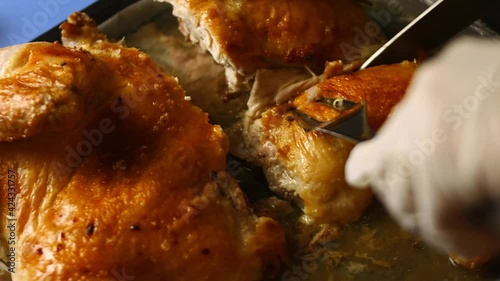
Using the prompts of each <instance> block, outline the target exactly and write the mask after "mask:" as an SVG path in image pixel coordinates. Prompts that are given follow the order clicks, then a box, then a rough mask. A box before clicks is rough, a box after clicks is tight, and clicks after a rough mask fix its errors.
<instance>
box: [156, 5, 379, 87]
mask: <svg viewBox="0 0 500 281" xmlns="http://www.w3.org/2000/svg"><path fill="white" fill-rule="evenodd" d="M161 1H165V2H169V3H171V4H172V5H173V6H174V15H175V16H177V17H178V18H179V21H180V29H181V31H182V32H183V33H184V34H185V35H186V37H187V38H189V39H190V40H191V41H192V42H194V43H199V44H200V46H201V47H202V48H203V49H204V50H207V51H209V52H210V53H211V54H212V56H213V57H214V59H215V61H217V62H218V63H219V64H221V65H223V66H225V67H226V77H227V80H228V84H229V88H230V89H229V90H230V91H240V90H249V89H250V85H251V83H250V80H251V79H252V77H253V75H254V73H255V71H256V70H258V69H267V68H279V67H287V68H288V67H294V66H295V67H297V66H298V67H302V66H304V65H305V66H308V67H309V68H311V69H312V70H313V71H319V72H320V71H321V70H322V69H323V66H324V63H325V62H326V61H327V60H336V59H349V60H353V59H357V58H360V57H362V56H363V52H364V51H366V49H365V48H367V47H369V46H370V45H374V44H378V43H380V42H381V40H382V38H381V33H377V32H370V35H369V36H368V35H367V31H366V29H367V28H372V29H370V30H373V27H375V28H374V29H375V30H376V29H377V28H378V27H377V26H376V23H375V22H373V21H371V22H370V21H369V17H368V16H367V15H366V14H365V11H364V10H363V9H362V7H361V6H360V5H359V3H358V2H356V1H354V0H335V1H326V0H309V1H303V0H274V1H268V0H242V1H226V0H217V1H204V0H161ZM378 30H380V29H378Z"/></svg>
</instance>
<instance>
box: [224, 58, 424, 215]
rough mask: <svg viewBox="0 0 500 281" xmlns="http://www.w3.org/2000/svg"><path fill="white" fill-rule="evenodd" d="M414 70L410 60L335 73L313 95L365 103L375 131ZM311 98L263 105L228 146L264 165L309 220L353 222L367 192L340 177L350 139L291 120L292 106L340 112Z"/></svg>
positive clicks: (321, 115) (325, 115)
mask: <svg viewBox="0 0 500 281" xmlns="http://www.w3.org/2000/svg"><path fill="white" fill-rule="evenodd" d="M414 70H415V64H414V63H410V62H403V63H401V64H396V65H388V66H379V67H373V68H369V69H366V70H362V71H359V72H355V73H352V74H344V75H339V76H334V77H332V78H329V79H327V80H325V81H323V82H322V83H320V84H319V85H318V86H317V87H318V88H317V93H316V97H315V98H322V97H324V98H343V99H348V100H352V101H357V102H359V101H366V103H367V114H368V121H369V123H370V125H371V126H372V127H373V128H374V129H377V128H378V127H379V126H380V125H381V124H382V122H383V121H384V120H385V118H386V117H387V116H388V114H389V112H390V111H391V109H392V107H393V106H394V105H395V104H396V103H397V102H398V101H399V100H400V99H401V98H402V97H403V94H404V93H405V91H406V88H407V86H408V83H409V81H410V79H411V77H412V74H413V72H414ZM310 100H311V97H310V94H308V93H307V92H305V93H303V94H301V95H299V96H297V97H296V98H294V99H292V100H291V101H289V102H288V103H285V104H282V105H279V106H275V107H272V108H270V109H268V110H267V111H265V112H264V113H263V114H262V115H261V117H260V118H259V119H257V120H253V118H252V117H247V118H246V119H245V120H243V121H242V125H241V128H240V129H241V130H242V134H243V138H244V141H243V145H237V144H233V146H234V148H233V149H232V151H233V153H235V154H237V155H239V156H241V157H244V158H246V159H249V160H251V161H253V162H255V163H257V164H259V165H261V166H263V168H264V173H265V174H266V177H267V179H268V181H269V183H270V187H271V189H273V190H274V191H275V192H277V193H278V194H281V195H283V196H285V197H288V198H291V199H293V200H295V201H296V202H297V203H298V205H299V206H301V207H302V209H303V211H304V214H305V215H306V216H305V218H306V219H307V221H308V222H311V223H316V224H320V223H345V222H352V221H354V220H356V219H358V218H359V217H360V216H361V214H362V212H363V211H364V209H365V208H366V207H367V206H368V204H369V202H370V201H371V198H372V194H371V192H370V191H368V190H356V189H352V188H350V187H349V186H348V185H347V183H346V182H345V180H344V165H345V162H346V160H347V158H348V156H349V153H350V151H351V149H352V147H353V144H352V143H350V142H349V141H346V140H342V139H339V138H336V137H334V136H331V135H325V134H323V133H319V132H315V131H312V132H306V131H305V130H304V129H303V128H302V127H301V126H300V125H299V124H298V122H297V121H295V120H294V117H293V113H292V110H291V109H294V108H297V109H299V110H300V111H302V112H304V113H306V114H308V115H310V116H312V117H314V118H315V119H317V120H320V121H327V120H330V119H333V118H335V117H336V116H338V115H339V112H338V111H336V110H335V109H332V108H330V107H327V106H325V105H322V104H320V103H316V102H314V101H310ZM313 100H314V99H313ZM236 134H239V131H238V128H237V130H236Z"/></svg>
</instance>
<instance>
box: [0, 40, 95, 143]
mask: <svg viewBox="0 0 500 281" xmlns="http://www.w3.org/2000/svg"><path fill="white" fill-rule="evenodd" d="M7 57H8V58H9V59H8V60H5V58H7ZM0 58H1V60H2V61H1V65H0V141H12V140H16V139H23V138H27V137H30V136H33V135H36V134H38V133H40V132H48V131H60V130H64V129H68V128H71V127H74V126H75V125H76V123H77V122H78V121H79V120H80V119H82V117H83V116H84V114H85V112H86V111H88V110H89V109H92V104H93V103H96V102H98V101H99V97H97V96H96V93H94V92H92V91H91V89H90V88H89V87H88V85H89V84H94V83H98V81H99V80H98V79H96V78H97V77H95V76H96V75H95V74H96V73H99V72H100V71H101V70H100V69H99V67H100V66H99V65H100V64H99V63H98V62H96V61H95V60H94V59H93V58H92V56H91V55H90V54H88V53H86V52H82V51H80V50H75V49H67V48H65V47H63V46H61V45H57V44H50V43H32V44H29V45H18V46H12V47H7V48H4V49H2V50H1V51H0ZM4 60H5V61H4Z"/></svg>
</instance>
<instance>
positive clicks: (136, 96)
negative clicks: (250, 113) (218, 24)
mask: <svg viewBox="0 0 500 281" xmlns="http://www.w3.org/2000/svg"><path fill="white" fill-rule="evenodd" d="M62 30H63V31H62V34H63V44H64V46H63V45H60V44H58V43H30V44H26V45H22V46H17V47H13V48H9V49H3V50H1V51H0V58H1V59H2V61H1V62H0V122H1V123H0V186H1V189H0V190H1V192H2V196H1V197H2V198H3V199H2V200H1V201H0V208H1V211H2V214H3V216H4V217H7V218H11V219H15V221H14V223H15V230H14V231H13V232H12V229H10V230H9V229H8V228H7V226H8V225H6V224H7V220H6V219H4V220H2V221H1V222H0V224H1V227H2V230H3V231H2V236H3V237H2V241H3V242H4V243H2V254H3V259H4V260H5V261H7V262H10V258H9V255H11V254H12V253H14V255H15V263H9V264H8V266H9V267H10V268H11V269H12V270H13V271H15V274H12V279H13V280H14V281H33V280H48V281H50V280H54V281H56V280H57V281H61V280H73V281H84V280H94V281H97V280H99V281H101V280H102V281H104V280H106V281H110V280H136V281H140V280H146V281H154V280H170V281H175V280H214V281H221V280H231V281H232V280H248V281H251V280H263V279H267V278H272V277H273V276H275V274H276V273H277V272H278V270H279V267H280V264H281V263H282V261H283V260H285V259H286V251H285V242H284V234H283V229H282V227H281V226H280V225H279V224H278V223H277V222H275V221H274V220H272V219H269V218H266V217H256V216H255V215H253V214H252V212H251V210H250V209H249V208H248V207H247V203H246V200H245V198H244V195H243V194H242V192H241V191H240V189H239V188H238V186H237V184H236V183H235V181H234V180H232V179H231V177H230V176H229V175H228V174H227V173H226V172H225V156H226V153H227V150H228V141H227V138H226V136H225V135H224V133H223V132H222V129H221V128H220V127H218V126H213V125H210V124H209V123H208V118H207V115H206V114H205V113H204V112H202V111H201V110H200V109H199V108H197V107H195V106H193V105H192V104H191V103H190V102H188V101H186V100H185V94H184V91H183V89H182V88H181V87H180V86H179V84H178V82H177V80H176V79H175V78H173V77H170V76H167V75H165V74H164V73H163V72H162V70H161V69H160V68H159V67H158V66H157V65H156V64H155V63H153V61H152V60H151V59H150V58H149V57H148V56H147V55H146V54H144V53H142V52H139V51H138V50H137V49H133V48H126V47H124V46H122V45H120V44H117V43H111V42H109V41H108V40H107V39H106V37H105V36H104V35H102V34H100V33H99V32H98V31H97V29H96V26H95V24H94V23H93V22H92V21H91V20H90V19H89V18H88V17H87V16H86V15H84V14H79V13H75V14H73V15H72V16H70V18H69V19H68V21H67V22H66V23H64V24H63V25H62ZM11 175H13V176H12V178H11ZM9 180H10V181H9ZM9 188H11V189H9ZM11 193H13V194H15V195H16V199H15V200H13V202H15V204H16V206H15V208H13V209H12V210H10V211H9V210H8V208H10V206H11V205H9V204H8V203H9V202H8V201H7V198H8V196H10V195H8V194H11ZM11 232H12V233H14V236H15V239H14V241H15V245H11V244H10V243H7V241H8V239H9V238H10V237H12V234H11Z"/></svg>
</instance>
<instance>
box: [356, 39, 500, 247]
mask: <svg viewBox="0 0 500 281" xmlns="http://www.w3.org/2000/svg"><path fill="white" fill-rule="evenodd" d="M346 178H347V181H348V182H349V183H350V184H351V185H353V186H358V187H364V186H368V185H369V186H371V187H372V188H373V189H374V191H375V193H376V194H377V195H378V197H379V199H380V200H381V201H382V202H383V203H384V204H385V206H386V207H387V209H388V210H389V212H390V213H391V214H392V215H393V216H394V217H395V219H396V220H397V221H398V222H399V223H400V224H402V225H403V226H404V227H406V228H408V229H411V230H415V231H416V232H417V233H418V234H420V235H421V237H422V238H424V240H427V241H428V242H430V243H432V244H433V245H434V246H436V247H438V248H441V249H443V250H445V251H448V252H450V251H451V252H454V253H458V254H463V255H477V254H485V253H488V252H491V251H497V250H499V249H500V43H499V42H492V41H485V40H480V39H471V38H466V39H460V40H458V41H455V42H453V43H452V44H450V45H449V46H448V47H447V48H446V49H445V50H444V51H443V52H442V53H441V54H440V55H439V56H438V57H436V58H435V59H432V60H431V61H429V62H426V63H424V64H423V65H422V66H421V67H420V68H419V69H418V71H417V73H416V74H415V77H414V79H413V81H412V84H411V85H410V88H409V91H408V94H407V96H406V97H405V98H404V100H403V101H402V102H401V103H400V105H399V106H398V107H397V108H396V109H395V110H394V112H393V113H392V115H391V117H390V118H389V120H387V122H386V124H385V125H384V126H383V127H382V128H381V130H380V131H379V133H378V134H377V136H376V137H375V138H374V139H373V140H370V141H367V142H364V143H361V144H359V145H358V146H356V147H355V148H354V150H353V151H352V153H351V156H350V158H349V160H348V162H347V166H346Z"/></svg>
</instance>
